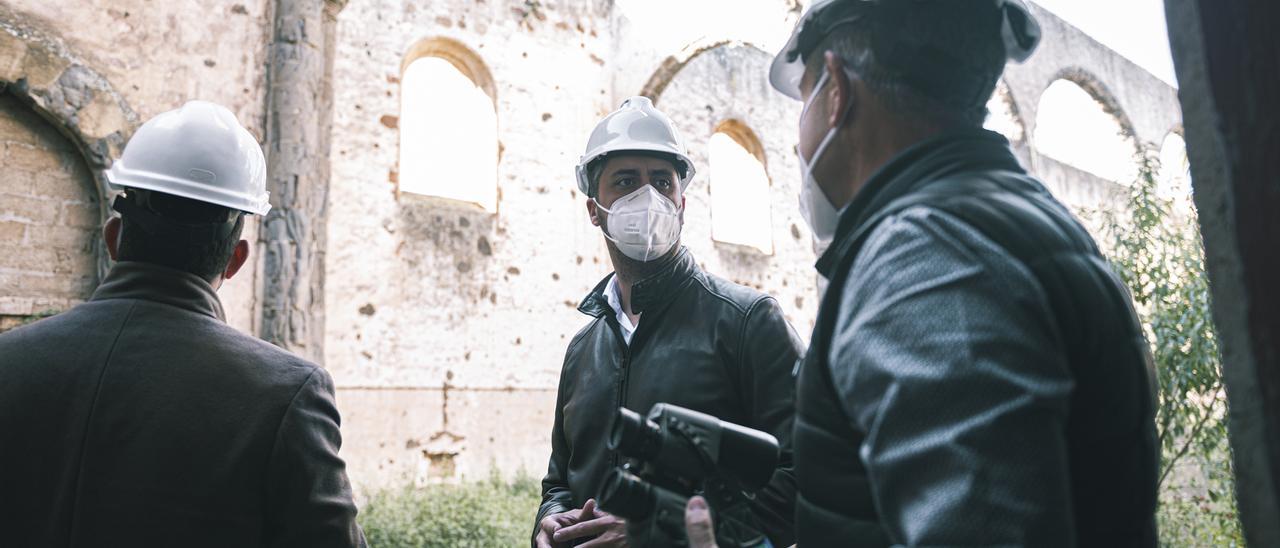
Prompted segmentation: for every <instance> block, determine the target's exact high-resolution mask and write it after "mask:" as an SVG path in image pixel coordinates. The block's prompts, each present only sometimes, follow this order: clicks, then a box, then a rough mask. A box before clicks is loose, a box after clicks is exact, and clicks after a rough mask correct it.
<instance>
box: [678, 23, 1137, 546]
mask: <svg viewBox="0 0 1280 548" xmlns="http://www.w3.org/2000/svg"><path fill="white" fill-rule="evenodd" d="M1038 39H1039V28H1038V25H1037V23H1036V22H1035V20H1034V19H1033V18H1032V16H1031V14H1030V12H1029V11H1028V10H1027V7H1026V6H1025V5H1024V4H1023V3H1022V2H1021V0H825V1H820V2H816V3H815V4H814V5H813V6H812V7H811V9H810V10H809V11H808V12H807V13H806V14H805V15H804V16H803V17H802V20H801V23H800V25H799V26H798V27H797V29H796V32H795V34H794V35H793V36H792V39H791V41H790V42H789V43H788V44H787V45H786V47H785V48H784V49H783V51H782V52H781V53H779V55H778V57H777V58H776V59H775V61H774V65H773V67H772V70H771V75H770V79H771V81H772V83H773V85H774V86H775V87H776V88H777V89H778V90H779V91H781V92H782V93H784V94H786V95H787V96H789V97H792V98H794V99H797V100H802V101H804V108H803V113H802V114H801V118H800V146H799V153H800V156H801V160H802V162H801V163H802V165H803V166H805V167H804V181H803V185H804V186H803V190H802V192H801V207H802V210H803V211H804V212H805V217H806V220H807V221H808V222H809V224H810V226H811V227H812V228H813V231H814V233H815V234H816V235H817V236H818V238H820V239H825V240H827V241H828V242H829V247H828V248H827V250H826V252H825V253H824V254H823V255H822V256H821V258H820V259H819V261H818V264H817V268H818V271H819V272H820V273H821V274H822V275H823V276H824V277H826V278H827V279H828V280H829V281H830V285H829V289H828V290H827V294H826V295H825V296H824V300H823V302H822V305H821V308H820V310H819V312H818V321H817V324H816V327H815V329H814V332H813V338H812V341H811V346H810V348H809V352H808V354H807V356H806V358H805V361H804V363H803V364H802V366H801V368H800V370H799V376H798V379H797V397H796V399H797V404H798V408H797V412H796V429H795V437H794V443H795V461H796V468H795V469H796V478H797V484H798V488H799V495H798V498H797V514H796V515H797V521H796V531H797V536H798V539H799V543H800V546H801V547H803V548H808V547H813V546H841V547H849V546H888V545H907V546H922V545H932V546H962V545H963V546H976V545H987V546H990V545H999V546H1077V545H1078V546H1126V547H1132V546H1150V547H1153V546H1155V545H1156V527H1155V517H1154V512H1155V508H1156V477H1157V471H1158V462H1159V461H1158V459H1159V453H1158V445H1157V443H1156V436H1155V425H1154V420H1153V416H1154V402H1153V400H1154V385H1153V375H1152V371H1151V362H1150V358H1149V354H1148V352H1149V351H1148V347H1147V345H1146V342H1145V341H1144V340H1143V334H1142V330H1141V327H1140V325H1139V323H1138V319H1137V317H1136V315H1135V313H1134V310H1133V308H1132V304H1131V300H1130V297H1129V294H1128V291H1127V290H1126V289H1125V287H1124V286H1123V285H1122V284H1121V282H1120V281H1119V279H1118V278H1117V276H1116V275H1115V274H1114V273H1113V272H1112V271H1111V269H1110V267H1109V266H1108V264H1107V262H1106V260H1105V259H1104V258H1103V257H1102V256H1101V255H1100V254H1099V252H1098V248H1097V245H1096V244H1095V243H1094V241H1093V239H1092V238H1091V237H1090V236H1089V234H1088V233H1087V232H1085V230H1084V229H1083V228H1082V227H1081V225H1080V224H1079V223H1078V222H1077V221H1076V219H1074V218H1073V217H1072V215H1071V214H1070V213H1069V212H1068V211H1067V209H1066V208H1065V207H1063V206H1062V204H1060V203H1059V202H1058V201H1057V200H1055V199H1054V198H1053V197H1052V196H1051V195H1050V194H1049V192H1047V191H1046V190H1045V188H1044V186H1043V185H1042V184H1041V183H1040V182H1039V181H1038V180H1036V179H1035V178H1034V177H1032V176H1030V175H1028V174H1027V173H1026V171H1025V170H1024V169H1023V168H1022V167H1021V166H1020V165H1019V163H1018V161H1017V160H1016V158H1015V157H1014V155H1013V153H1012V151H1011V150H1010V148H1009V144H1008V142H1007V141H1006V140H1005V139H1004V138H1003V137H1001V136H1000V135H998V134H996V133H992V132H989V131H985V130H983V129H982V123H983V120H984V118H985V115H986V108H985V104H986V102H987V100H988V98H989V97H990V96H991V94H992V91H993V90H994V88H995V86H996V82H997V80H998V79H999V77H1000V75H1001V73H1002V71H1003V69H1004V65H1005V63H1006V61H1007V60H1010V59H1012V60H1015V61H1022V60H1025V59H1026V58H1027V57H1028V56H1029V55H1030V54H1031V53H1032V50H1033V49H1034V48H1035V46H1036V44H1037V42H1038ZM686 517H687V520H688V522H689V524H690V526H691V527H690V534H691V536H693V537H694V538H697V539H700V541H701V542H698V543H695V545H696V546H708V545H711V544H713V542H714V541H713V540H711V539H709V537H707V536H706V534H705V533H706V531H707V530H708V527H707V524H708V523H710V521H711V519H714V518H713V517H709V516H708V515H707V513H706V510H705V504H704V503H702V502H701V501H697V500H695V501H691V503H690V506H689V509H688V512H687V513H686Z"/></svg>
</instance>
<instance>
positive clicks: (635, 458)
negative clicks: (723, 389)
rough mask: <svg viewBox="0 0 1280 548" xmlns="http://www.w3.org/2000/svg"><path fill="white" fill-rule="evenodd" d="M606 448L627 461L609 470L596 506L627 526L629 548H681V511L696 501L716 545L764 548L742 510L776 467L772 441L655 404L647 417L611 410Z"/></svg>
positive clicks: (684, 542)
mask: <svg viewBox="0 0 1280 548" xmlns="http://www.w3.org/2000/svg"><path fill="white" fill-rule="evenodd" d="M608 446H609V449H611V450H614V451H617V452H619V453H621V454H622V456H624V457H626V458H627V459H628V462H627V463H626V464H624V465H622V466H619V467H617V468H615V469H614V470H611V471H610V472H609V474H608V475H607V476H606V477H605V480H604V484H603V485H602V487H601V491H600V494H599V496H598V497H597V500H598V501H599V502H600V507H601V508H602V509H604V510H605V511H607V512H609V513H611V514H613V515H616V516H619V517H622V518H624V519H626V520H627V536H628V538H629V539H630V540H631V543H632V544H633V545H638V546H687V545H688V538H687V535H686V534H685V526H684V510H685V506H686V504H688V501H689V498H690V497H692V496H694V495H701V496H702V497H704V498H705V499H706V500H707V505H708V507H709V508H710V510H711V514H712V517H713V519H714V521H715V524H716V541H717V543H718V544H719V545H720V546H721V547H724V548H737V547H742V548H747V547H758V546H768V541H767V539H766V537H765V536H764V534H763V533H762V532H761V531H760V528H759V526H757V525H756V522H755V519H754V518H753V517H752V513H751V510H750V506H749V505H750V503H751V500H752V498H753V493H754V492H755V491H758V490H759V489H761V488H762V487H764V486H765V485H766V484H768V483H769V480H770V478H772V477H773V472H774V470H775V469H776V468H777V467H778V459H779V450H778V440H777V438H774V437H773V436H771V435H769V434H767V433H765V432H761V431H759V430H753V429H750V428H746V427H744V426H740V425H737V424H733V423H729V422H724V421H722V420H720V419H717V418H716V417H713V416H711V415H707V414H705V413H699V412H697V411H692V410H689V409H685V408H683V407H678V406H675V405H670V404H666V403H659V404H656V405H654V406H653V408H652V409H650V410H649V414H648V416H646V417H641V416H640V414H638V413H636V412H635V411H632V410H630V409H627V408H625V407H620V408H618V413H617V415H616V416H615V417H614V420H613V424H612V426H611V427H610V429H609V440H608Z"/></svg>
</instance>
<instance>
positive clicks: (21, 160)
mask: <svg viewBox="0 0 1280 548" xmlns="http://www.w3.org/2000/svg"><path fill="white" fill-rule="evenodd" d="M4 149H5V156H4V165H5V168H6V169H18V170H25V171H30V172H37V173H38V172H41V171H62V169H63V168H62V155H61V154H58V153H57V152H55V151H51V150H49V149H47V148H45V147H41V146H33V145H25V144H22V143H7V144H5V147H4Z"/></svg>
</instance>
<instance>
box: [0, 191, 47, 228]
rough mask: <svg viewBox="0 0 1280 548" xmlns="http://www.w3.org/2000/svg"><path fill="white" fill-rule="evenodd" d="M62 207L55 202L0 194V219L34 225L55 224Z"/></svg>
mask: <svg viewBox="0 0 1280 548" xmlns="http://www.w3.org/2000/svg"><path fill="white" fill-rule="evenodd" d="M60 205H61V204H60V203H59V202H55V201H53V200H45V199H41V198H32V197H28V196H15V195H12V194H0V219H5V220H16V221H22V222H26V223H33V224H54V223H56V222H58V209H59V207H60Z"/></svg>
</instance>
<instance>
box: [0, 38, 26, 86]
mask: <svg viewBox="0 0 1280 548" xmlns="http://www.w3.org/2000/svg"><path fill="white" fill-rule="evenodd" d="M26 56H27V43H26V42H23V41H22V39H21V38H18V37H17V36H14V35H12V34H9V33H8V32H7V31H6V30H4V29H0V81H4V82H16V81H17V80H19V79H20V78H22V60H23V58H25V57H26Z"/></svg>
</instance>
